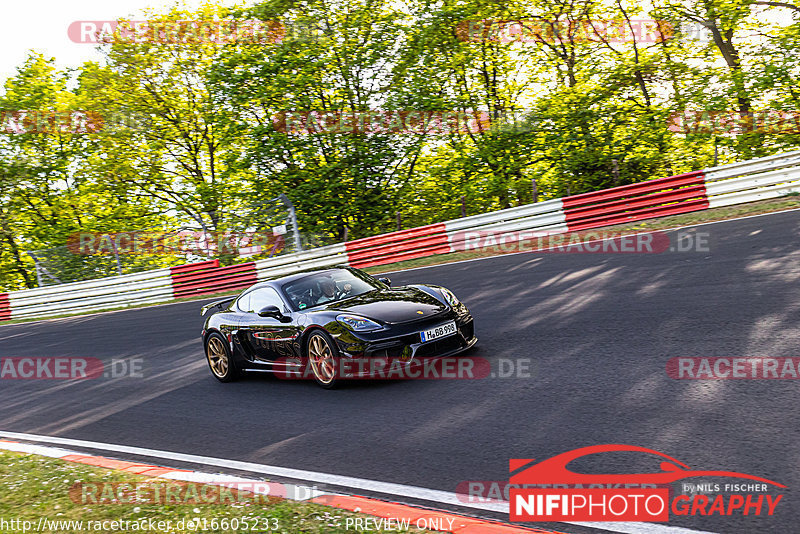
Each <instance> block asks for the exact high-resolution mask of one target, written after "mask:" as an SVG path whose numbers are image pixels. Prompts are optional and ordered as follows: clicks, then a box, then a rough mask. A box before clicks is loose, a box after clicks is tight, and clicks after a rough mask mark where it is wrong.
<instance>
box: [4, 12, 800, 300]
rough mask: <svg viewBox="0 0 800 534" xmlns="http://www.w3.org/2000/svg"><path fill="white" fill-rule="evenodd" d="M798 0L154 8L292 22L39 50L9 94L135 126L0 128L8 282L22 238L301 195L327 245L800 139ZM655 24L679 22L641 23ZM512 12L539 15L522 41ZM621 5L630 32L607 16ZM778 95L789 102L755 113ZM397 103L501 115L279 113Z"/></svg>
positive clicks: (20, 104)
mask: <svg viewBox="0 0 800 534" xmlns="http://www.w3.org/2000/svg"><path fill="white" fill-rule="evenodd" d="M781 6H782V7H779V5H778V4H776V3H769V2H763V1H757V0H705V1H704V2H696V1H690V0H656V1H655V2H654V3H649V2H648V3H645V2H636V1H623V0H614V1H611V2H600V1H599V0H577V1H576V0H513V1H511V2H503V3H498V2H494V1H487V0H457V1H451V0H447V1H444V2H431V1H430V0H414V1H412V2H407V3H401V4H398V3H397V2H390V1H389V0H301V1H295V0H268V1H266V2H262V3H260V4H258V5H255V6H253V7H248V8H236V9H229V8H225V7H222V6H215V5H213V4H207V5H205V6H204V7H202V8H200V9H198V10H197V11H194V12H188V11H181V10H180V9H177V8H174V9H171V10H167V11H164V12H161V13H154V14H153V15H152V16H151V17H150V18H151V19H153V20H158V21H175V20H188V19H195V20H210V19H215V18H216V19H223V20H231V21H234V22H236V21H239V22H240V21H244V20H253V19H258V20H261V21H264V22H265V24H267V25H271V26H272V27H273V28H275V27H278V28H283V30H285V31H283V32H281V31H278V32H277V33H276V34H273V35H272V37H273V38H272V39H270V40H268V41H262V42H255V43H254V42H246V41H240V42H233V43H225V44H219V43H210V42H196V41H192V42H184V43H181V44H164V43H158V42H135V43H134V42H114V43H111V44H105V45H103V49H104V50H105V60H104V61H103V62H101V63H100V64H96V63H87V64H85V65H83V66H82V67H81V68H79V69H77V70H76V71H73V72H60V71H58V70H57V69H56V68H55V67H54V62H53V61H52V60H50V59H47V58H44V57H41V56H39V55H36V54H32V55H31V57H30V58H29V59H28V60H27V61H26V62H25V64H23V65H21V66H20V67H19V70H18V73H17V74H16V75H15V76H14V77H12V78H10V79H8V80H7V81H6V82H5V86H4V90H3V94H2V95H1V96H0V110H46V111H63V110H70V109H73V110H74V109H82V110H94V111H100V112H102V114H103V115H104V117H106V118H108V117H114V116H116V117H128V116H131V117H135V118H136V119H137V121H138V122H137V123H136V124H130V123H128V125H127V126H131V125H133V126H137V127H133V128H132V127H126V125H119V124H117V125H116V126H114V125H113V124H111V123H108V122H107V124H106V127H105V128H104V129H102V130H101V131H99V132H95V133H92V134H72V133H69V132H58V133H50V134H37V133H22V134H18V133H9V132H5V131H4V130H0V287H2V288H4V289H5V290H11V289H18V288H22V287H32V286H35V284H36V278H35V274H34V272H33V270H32V261H31V259H30V257H29V256H28V255H27V254H26V253H25V251H30V250H38V249H51V248H54V247H62V246H63V245H64V244H65V242H66V240H67V238H68V237H69V236H70V235H71V234H73V233H75V232H78V231H82V232H86V231H97V232H113V231H123V230H124V231H131V230H141V229H154V228H156V229H158V228H160V229H163V230H174V229H177V228H180V227H194V228H198V229H205V230H208V231H226V230H242V229H243V228H240V227H239V226H237V225H240V224H241V221H242V220H249V221H250V222H248V224H251V223H252V224H255V225H259V224H268V222H269V221H267V220H266V219H265V220H263V221H255V222H253V219H254V218H257V217H261V215H254V214H256V213H257V212H256V211H254V210H253V206H258V205H260V204H264V203H265V202H268V201H269V200H270V199H273V198H275V197H277V196H278V195H279V194H281V193H285V194H286V195H287V196H288V197H289V198H290V199H291V200H292V201H293V203H294V204H295V206H296V208H297V213H298V217H299V221H300V228H301V231H302V232H303V233H304V234H306V240H307V241H309V242H311V243H314V244H325V243H331V242H337V241H341V240H342V239H343V238H344V237H345V235H347V236H348V238H349V239H354V238H359V237H364V236H369V235H374V234H377V233H380V232H385V231H391V230H394V229H395V224H396V222H395V221H396V218H395V214H396V213H397V212H399V213H401V215H402V220H403V226H404V227H410V226H416V225H421V224H427V223H431V222H436V221H442V220H447V219H451V218H456V217H459V216H460V215H461V210H462V198H463V204H464V205H465V207H466V211H467V213H468V214H475V213H482V212H486V211H490V210H496V209H502V208H507V207H511V206H516V205H520V204H525V203H529V202H532V201H534V200H543V199H549V198H556V197H562V196H566V195H570V194H577V193H582V192H586V191H592V190H596V189H599V188H605V187H612V186H615V185H621V184H626V183H634V182H638V181H642V180H648V179H652V178H658V177H662V176H667V175H669V174H676V173H680V172H686V171H690V170H695V169H699V168H702V167H706V166H709V165H713V164H714V163H715V162H718V163H725V162H728V161H733V160H738V159H744V158H750V157H757V156H762V155H767V154H772V153H776V152H779V151H784V150H789V149H794V148H796V147H797V146H798V144H799V143H800V123H798V118H797V115H796V112H797V110H798V104H800V101H799V100H800V92H799V91H798V89H797V86H798V84H797V80H798V75H800V55H799V54H798V50H800V22H798V17H800V5H799V4H795V3H791V2H789V3H785V4H781ZM641 20H659V21H662V26H661V30H660V31H656V30H655V29H654V28H653V27H652V26H651V27H650V30H649V32H644V33H641V32H639V33H636V31H635V30H636V29H637V28H639V22H638V21H641ZM491 21H495V22H497V21H518V22H519V23H520V24H521V25H520V24H518V25H517V29H520V30H521V32H522V33H521V35H522V36H524V39H523V40H520V39H519V36H520V34H517V36H516V37H514V36H513V35H511V34H509V33H508V32H506V33H503V31H500V32H499V33H498V28H500V29H501V30H502V24H500V25H498V24H494V25H492V24H491ZM606 21H614V22H615V25H614V27H616V28H622V29H621V30H619V29H618V30H616V31H617V32H619V31H624V32H625V36H626V37H625V38H624V39H619V38H615V36H616V35H619V34H618V33H609V32H606V31H603V30H602V29H601V30H600V31H598V32H597V33H592V32H591V31H590V30H591V28H592V26H595V27H598V28H604V27H605V23H606ZM276 23H279V26H276ZM692 25H693V26H692ZM693 28H694V30H698V29H701V28H705V31H704V32H698V31H694V30H693ZM275 36H281V38H280V39H275V38H274V37H275ZM507 37H510V39H508V38H507ZM697 37H701V38H700V39H698V38H697ZM703 37H705V38H703ZM763 109H772V110H777V111H782V112H787V113H789V114H790V115H785V116H782V115H779V114H776V113H772V114H771V115H764V116H761V117H760V118H759V116H756V118H749V117H750V114H751V113H753V112H758V111H759V110H763ZM376 111H377V112H381V113H386V114H390V115H392V114H393V115H392V116H394V117H401V116H403V114H404V113H405V112H408V111H411V112H428V113H448V112H450V113H452V112H457V113H460V114H461V116H462V117H468V116H470V115H475V114H476V113H477V114H478V117H479V118H481V121H480V125H479V126H478V125H477V123H475V122H473V123H470V124H471V125H470V126H469V127H465V126H464V124H463V123H462V124H461V125H460V126H459V127H448V128H439V129H435V128H434V129H431V130H428V131H424V130H421V129H416V130H414V131H411V132H409V131H405V132H396V131H388V130H386V129H383V130H381V129H377V130H375V129H373V130H369V129H363V128H362V129H357V130H352V129H351V130H349V131H348V130H347V129H345V130H344V131H338V132H336V131H333V130H331V129H327V130H324V131H317V132H308V131H306V132H302V131H292V129H291V128H289V129H288V130H287V129H286V128H284V126H285V123H284V122H282V121H284V120H285V117H286V114H287V113H289V114H290V115H291V113H295V114H298V113H306V114H307V113H308V112H315V113H319V114H322V116H328V117H335V116H345V117H348V116H358V114H365V113H367V114H368V113H371V112H372V113H374V112H376ZM694 111H699V112H706V111H710V112H711V113H707V114H706V115H700V118H704V120H705V122H704V123H702V124H705V125H706V126H707V125H708V124H709V123H710V122H713V120H715V119H714V117H715V115H714V114H715V113H716V114H717V116H727V117H738V120H739V122H740V125H743V126H744V128H742V129H740V130H730V129H729V130H724V129H723V130H713V129H709V128H705V127H700V128H694V127H689V128H687V129H685V130H681V129H680V128H670V124H672V123H673V122H674V120H675V117H681V116H690V115H691V113H693V112H694ZM687 112H691V113H688V114H687ZM337 114H339V115H337ZM720 114H722V115H720ZM735 114H739V115H735ZM791 114H794V115H791ZM742 117H744V120H741V119H742ZM787 117H788V118H787ZM789 119H791V120H789ZM765 120H766V122H767V125H766V126H767V127H766V128H764V127H762V126H763V123H764V121H765ZM753 121H755V125H754V122H753ZM759 121H760V122H759ZM534 196H535V198H534ZM83 260H85V258H69V257H67V258H62V259H61V260H59V261H60V262H61V264H63V265H64V266H65V267H66V266H69V267H70V268H74V269H77V271H76V272H77V273H78V274H76V276H81V275H84V276H89V275H90V274H91V272H92V271H94V272H95V274H97V273H101V272H102V271H103V269H106V268H109V267H108V266H103V265H102V261H100V260H97V261H96V262H95V263H91V262H88V261H83ZM222 260H223V261H226V262H227V261H237V259H236V258H234V257H223V258H222ZM127 261H130V262H132V263H131V265H132V266H131V268H144V267H146V266H149V265H162V264H166V263H169V262H175V261H181V258H161V259H157V258H152V257H151V258H138V259H132V258H127ZM82 262H83V263H82ZM73 264H74V265H73ZM134 264H135V265H134ZM92 265H97V267H93V266H92ZM81 269H83V271H81Z"/></svg>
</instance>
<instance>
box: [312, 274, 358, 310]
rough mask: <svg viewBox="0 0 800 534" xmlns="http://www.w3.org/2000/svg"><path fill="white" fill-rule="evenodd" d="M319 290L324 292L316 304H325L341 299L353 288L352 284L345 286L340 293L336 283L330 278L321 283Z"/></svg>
mask: <svg viewBox="0 0 800 534" xmlns="http://www.w3.org/2000/svg"><path fill="white" fill-rule="evenodd" d="M319 288H320V290H321V291H322V295H320V296H319V298H318V299H317V302H316V304H323V303H325V302H330V301H332V300H337V299H340V298H342V297H343V296H345V295H347V294H348V293H350V290H351V289H352V286H351V285H350V284H345V285H344V288H343V289H342V290H341V291H339V290H338V289H337V287H336V282H334V281H333V280H332V279H330V278H323V279H322V280H320V281H319Z"/></svg>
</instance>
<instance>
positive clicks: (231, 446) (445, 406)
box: [0, 211, 800, 533]
mask: <svg viewBox="0 0 800 534" xmlns="http://www.w3.org/2000/svg"><path fill="white" fill-rule="evenodd" d="M689 232H690V233H691V232H697V233H706V232H707V233H708V236H707V237H708V238H709V247H710V251H706V252H702V251H701V252H697V251H692V252H681V253H679V252H664V253H662V254H542V253H527V254H517V255H508V256H502V257H497V258H491V259H486V260H480V261H472V262H464V263H458V264H452V265H443V266H439V267H432V268H425V269H418V270H411V271H406V272H400V273H394V274H392V275H390V276H391V278H392V282H393V285H402V284H404V283H411V282H429V283H436V284H443V285H446V286H447V287H449V288H450V289H452V290H453V291H454V292H455V293H456V295H458V296H459V297H460V298H461V300H463V301H464V302H466V304H467V305H468V306H469V307H470V309H471V310H472V313H473V315H474V317H475V323H476V330H477V335H478V337H479V338H480V341H479V342H478V345H477V346H476V348H475V349H474V350H473V351H472V352H471V353H469V355H471V356H479V357H482V358H486V359H488V360H490V361H492V362H494V364H498V362H499V361H500V359H512V360H517V361H519V360H520V359H530V361H531V362H532V364H531V372H530V375H531V376H530V377H529V378H486V379H481V380H406V381H391V382H387V381H371V382H361V383H355V384H350V385H347V386H345V387H344V388H343V389H339V390H334V391H325V390H323V389H321V388H318V387H317V386H316V385H314V384H313V382H310V381H308V382H304V381H285V380H277V379H274V378H271V377H267V376H261V375H256V376H252V377H248V378H245V379H244V380H241V381H239V382H235V383H232V384H221V383H219V382H217V381H216V380H215V379H214V378H213V377H212V376H211V374H210V372H209V370H208V368H207V364H206V362H205V360H204V357H203V350H202V345H201V342H200V339H199V335H200V328H201V319H200V313H199V309H200V306H201V304H203V302H188V303H186V302H185V303H178V304H172V305H165V306H158V307H152V308H144V309H137V310H130V311H125V312H114V313H106V314H98V315H92V316H87V317H78V318H71V319H61V320H54V321H44V322H37V323H33V324H19V325H9V326H4V327H0V356H2V357H12V356H30V357H36V356H73V357H87V356H88V357H95V358H99V359H101V360H104V362H106V364H107V365H110V361H111V360H112V359H139V358H140V359H142V363H141V365H142V369H141V373H142V375H143V378H140V377H130V376H124V377H117V378H103V379H97V380H83V381H58V380H3V381H2V382H1V383H0V387H2V393H1V394H0V430H5V431H13V432H26V433H32V434H46V435H50V436H61V437H69V438H75V439H83V440H92V441H101V442H106V443H116V444H125V445H132V446H138V447H147V448H154V449H162V450H168V451H178V452H186V453H193V454H199V455H205V456H213V457H220V458H228V459H236V460H244V461H250V462H257V463H263V464H270V465H278V466H285V467H294V468H299V469H307V470H311V471H320V472H324V473H335V474H341V475H348V476H353V477H361V478H366V479H372V480H378V481H387V482H396V483H400V484H409V485H413V486H420V487H425V488H433V489H440V490H447V491H455V489H456V486H457V485H458V484H459V483H460V482H462V481H468V480H478V481H502V480H507V479H508V471H507V469H508V460H509V458H535V459H537V460H543V459H546V458H549V457H551V456H555V455H557V454H559V453H562V452H566V451H569V450H571V449H575V448H578V447H583V446H589V445H598V444H604V443H626V444H632V445H640V446H644V447H649V448H652V449H656V450H658V451H661V452H663V453H666V454H668V455H670V456H673V457H675V458H677V459H678V460H681V461H683V462H685V463H687V464H688V465H689V466H691V467H692V468H694V469H715V470H729V471H739V472H743V473H748V474H752V475H757V476H762V477H766V478H768V479H772V480H776V481H778V482H781V483H783V484H785V485H786V486H788V489H787V490H784V491H783V493H784V497H783V501H782V502H781V503H780V504H779V505H778V507H777V510H776V512H775V515H774V516H772V517H764V516H759V517H755V516H752V515H750V516H747V517H742V516H741V515H734V516H731V517H699V516H678V517H676V516H674V515H673V516H672V518H671V520H670V523H669V525H671V526H682V527H687V528H692V529H698V530H708V531H713V532H725V533H727V532H734V533H754V532H780V533H784V532H798V529H800V527H798V525H800V506H798V505H797V497H796V494H797V488H800V439H798V438H799V437H800V432H798V430H799V429H800V423H798V421H797V410H798V406H800V391H799V390H798V388H799V387H800V382H798V381H797V380H675V379H672V378H669V377H668V376H667V373H666V364H667V361H668V360H669V359H670V358H673V357H678V356H703V357H705V356H708V357H713V356H717V357H721V356H726V357H786V356H800V351H799V350H798V348H799V347H800V211H792V212H784V213H780V214H774V215H768V216H761V217H753V218H748V219H742V220H738V221H729V222H722V223H715V224H709V225H703V226H698V227H696V228H695V229H693V230H689ZM671 234H672V237H673V241H674V239H675V232H671ZM701 235H703V234H701ZM498 365H499V364H498ZM119 366H121V364H118V367H119ZM595 467H597V468H598V469H599V471H597V472H603V471H611V470H617V472H626V470H628V471H630V470H631V469H633V470H635V469H636V467H641V466H638V465H637V464H635V462H634V463H628V460H622V459H610V460H608V462H607V463H606V464H601V465H598V466H595ZM719 482H729V480H720V481H719ZM734 482H739V481H734ZM361 493H362V494H363V492H361ZM484 515H485V514H484ZM561 529H562V530H564V531H566V532H586V530H585V529H581V528H580V527H577V526H573V525H561Z"/></svg>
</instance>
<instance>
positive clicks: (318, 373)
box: [306, 330, 341, 389]
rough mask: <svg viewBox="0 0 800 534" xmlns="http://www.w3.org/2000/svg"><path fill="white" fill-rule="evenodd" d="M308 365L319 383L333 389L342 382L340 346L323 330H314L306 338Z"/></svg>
mask: <svg viewBox="0 0 800 534" xmlns="http://www.w3.org/2000/svg"><path fill="white" fill-rule="evenodd" d="M306 357H307V358H308V367H309V370H310V371H311V374H312V375H313V377H314V380H315V381H316V382H317V384H318V385H319V386H321V387H323V388H325V389H333V388H335V387H336V386H338V385H339V384H340V383H341V378H339V361H340V360H339V348H338V347H337V346H336V342H335V341H334V340H333V339H332V338H331V336H330V335H328V333H327V332H325V331H323V330H314V331H313V332H312V333H311V334H309V336H308V338H307V339H306Z"/></svg>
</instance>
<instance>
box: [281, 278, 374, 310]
mask: <svg viewBox="0 0 800 534" xmlns="http://www.w3.org/2000/svg"><path fill="white" fill-rule="evenodd" d="M382 287H383V286H382V284H381V282H378V281H377V280H375V279H374V278H372V277H369V276H363V277H362V276H358V275H356V274H355V273H353V272H352V271H349V270H347V269H333V270H329V271H322V272H320V273H315V274H311V275H309V276H305V277H303V278H300V279H299V280H293V281H291V282H288V283H286V284H284V285H283V292H284V293H285V294H286V296H287V297H288V298H289V300H290V301H291V303H292V305H293V306H294V307H295V308H296V309H298V310H302V309H305V308H312V307H314V306H317V305H320V304H327V303H329V302H335V301H337V300H343V299H346V298H350V297H355V296H357V295H362V294H364V293H367V292H369V291H374V290H375V289H381V288H382Z"/></svg>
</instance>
